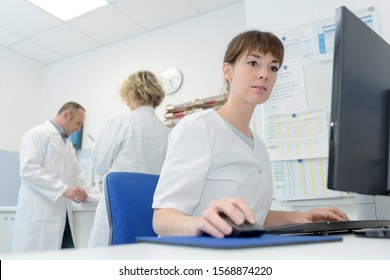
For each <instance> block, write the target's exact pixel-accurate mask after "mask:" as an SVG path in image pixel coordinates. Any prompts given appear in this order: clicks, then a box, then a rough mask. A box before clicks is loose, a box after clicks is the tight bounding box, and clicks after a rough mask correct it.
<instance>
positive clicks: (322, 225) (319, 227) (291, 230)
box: [265, 220, 390, 234]
mask: <svg viewBox="0 0 390 280" xmlns="http://www.w3.org/2000/svg"><path fill="white" fill-rule="evenodd" d="M364 228H390V220H357V221H339V222H315V223H302V224H289V225H283V226H276V227H266V228H265V232H266V233H275V234H319V233H320V234H323V233H340V232H352V231H353V230H357V229H364Z"/></svg>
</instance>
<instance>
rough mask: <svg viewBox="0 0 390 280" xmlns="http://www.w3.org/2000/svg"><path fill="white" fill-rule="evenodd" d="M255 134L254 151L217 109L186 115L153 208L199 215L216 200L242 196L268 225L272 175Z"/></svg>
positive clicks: (176, 130) (170, 148) (174, 132)
mask: <svg viewBox="0 0 390 280" xmlns="http://www.w3.org/2000/svg"><path fill="white" fill-rule="evenodd" d="M252 134H253V138H254V139H253V140H254V149H252V148H250V147H249V145H248V144H247V143H245V142H244V141H243V139H241V138H240V137H239V136H238V135H237V134H236V133H235V132H234V131H233V130H232V129H231V128H230V127H229V126H228V125H227V124H226V122H225V121H224V120H223V118H222V117H221V116H220V115H219V114H218V113H217V112H216V111H215V110H213V109H210V110H206V111H201V112H199V113H194V114H192V115H189V116H186V117H184V118H183V119H182V120H181V121H180V122H179V123H178V124H177V125H176V127H174V128H173V130H172V131H171V133H170V135H169V141H168V150H167V156H166V160H165V162H164V165H163V168H162V170H161V175H160V179H159V182H158V185H157V189H156V192H155V194H154V201H153V208H174V209H176V210H178V211H180V212H182V213H184V214H186V215H190V216H197V217H199V216H201V214H202V212H203V210H205V209H206V208H207V207H208V205H209V203H210V202H211V201H212V200H216V199H219V198H221V197H240V198H243V199H244V200H245V201H246V202H247V203H248V204H249V206H250V207H251V209H252V210H253V211H254V214H255V216H256V220H257V222H259V223H261V224H264V222H265V219H266V217H267V215H268V211H269V208H270V205H271V202H272V173H271V166H270V161H269V157H268V153H267V149H266V146H265V145H264V143H263V142H262V141H261V139H260V138H259V137H258V136H257V135H256V134H255V133H252Z"/></svg>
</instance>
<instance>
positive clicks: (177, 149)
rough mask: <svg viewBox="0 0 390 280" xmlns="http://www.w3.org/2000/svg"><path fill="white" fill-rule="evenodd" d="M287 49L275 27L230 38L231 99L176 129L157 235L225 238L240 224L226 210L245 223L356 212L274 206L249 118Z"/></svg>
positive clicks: (162, 182) (163, 178) (158, 201)
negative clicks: (287, 209)
mask: <svg viewBox="0 0 390 280" xmlns="http://www.w3.org/2000/svg"><path fill="white" fill-rule="evenodd" d="M283 55H284V49H283V45H282V43H281V41H280V40H279V39H278V38H277V37H276V36H275V35H273V34H271V33H268V32H261V31H257V30H253V31H247V32H244V33H242V34H239V35H237V36H236V37H235V38H233V40H232V41H231V42H230V44H229V45H228V48H227V51H226V53H225V57H224V63H223V76H224V79H225V81H226V83H227V90H228V91H229V97H228V99H227V101H226V104H225V105H224V106H223V107H222V108H221V109H220V110H218V111H215V110H213V109H211V110H207V111H201V112H198V113H194V114H193V115H189V116H186V117H184V118H183V119H182V120H181V121H180V122H179V123H178V125H177V126H176V127H175V128H173V130H172V131H171V134H170V136H169V142H168V150H167V156H166V160H165V162H164V166H163V168H162V171H161V175H160V179H159V182H158V185H157V189H156V192H155V196H154V202H153V208H155V211H154V217H153V226H154V230H155V231H156V233H157V234H159V235H161V236H169V235H201V234H203V233H207V234H209V235H211V236H215V237H224V236H226V235H229V234H230V233H231V232H232V230H233V229H232V227H231V226H230V225H229V224H228V223H227V222H226V221H225V220H224V219H222V218H221V216H220V214H221V213H224V214H225V215H227V216H228V217H229V218H230V219H231V220H232V221H233V222H234V223H236V224H237V225H240V224H242V223H244V221H245V220H247V221H248V222H250V223H254V222H258V223H260V224H262V225H265V226H276V225H281V224H288V223H300V222H310V221H319V220H346V219H348V218H347V216H346V215H345V214H344V213H343V212H342V211H341V210H339V209H337V208H328V209H314V210H310V211H306V212H298V211H294V212H292V211H273V210H270V206H271V200H272V174H271V167H270V160H269V158H268V154H267V149H266V146H265V144H264V143H263V141H262V140H261V139H260V138H259V137H258V136H257V135H256V134H255V133H253V132H252V130H251V129H250V127H249V123H250V120H251V118H252V115H253V112H254V110H255V107H256V106H257V105H258V104H262V103H264V102H266V101H267V99H268V98H269V96H270V95H271V92H272V88H273V86H274V84H275V82H276V77H277V72H278V70H279V69H280V67H281V65H282V62H283Z"/></svg>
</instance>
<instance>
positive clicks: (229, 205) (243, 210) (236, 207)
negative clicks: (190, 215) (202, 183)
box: [195, 197, 255, 238]
mask: <svg viewBox="0 0 390 280" xmlns="http://www.w3.org/2000/svg"><path fill="white" fill-rule="evenodd" d="M220 213H224V214H225V215H226V216H227V217H229V219H230V220H231V221H232V222H234V223H235V224H236V225H242V224H243V223H244V222H245V220H247V221H248V222H249V223H255V216H254V214H253V212H252V210H251V209H250V207H249V205H248V204H247V203H246V202H245V201H244V200H242V199H240V198H230V197H224V198H221V199H218V200H214V201H211V202H210V204H209V207H208V208H207V209H206V210H204V211H203V213H202V215H201V217H199V218H198V219H197V221H195V227H196V228H197V230H196V232H197V235H201V234H204V233H206V234H208V235H210V236H214V237H217V238H223V237H225V236H227V235H230V234H231V233H232V231H233V228H232V226H231V225H229V224H228V223H227V222H226V220H225V219H223V218H222V217H221V216H220Z"/></svg>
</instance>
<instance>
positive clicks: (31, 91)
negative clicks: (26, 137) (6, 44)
mask: <svg viewBox="0 0 390 280" xmlns="http://www.w3.org/2000/svg"><path fill="white" fill-rule="evenodd" d="M44 75H45V67H44V66H43V65H41V64H39V63H36V62H34V61H32V60H30V59H27V58H25V57H23V56H19V55H17V54H15V53H13V52H10V51H8V50H6V49H4V48H2V47H0V131H1V137H0V149H2V150H8V151H18V150H19V145H20V139H21V138H22V135H23V133H24V132H25V131H26V130H27V129H29V128H30V127H31V126H33V125H36V124H37V122H38V120H39V114H40V112H41V101H42V99H41V94H42V85H43V78H44Z"/></svg>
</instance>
